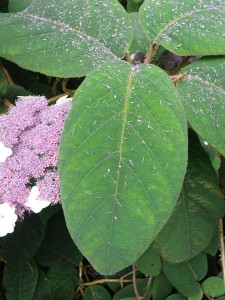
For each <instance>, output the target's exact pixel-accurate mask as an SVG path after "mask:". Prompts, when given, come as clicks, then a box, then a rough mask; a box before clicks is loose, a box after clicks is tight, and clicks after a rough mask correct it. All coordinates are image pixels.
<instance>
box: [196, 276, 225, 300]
mask: <svg viewBox="0 0 225 300" xmlns="http://www.w3.org/2000/svg"><path fill="white" fill-rule="evenodd" d="M202 289H203V292H204V294H206V295H208V296H210V297H219V296H222V295H223V294H224V293H225V287H224V283H223V279H222V278H219V277H208V278H207V279H206V280H205V281H204V282H203V283H202Z"/></svg>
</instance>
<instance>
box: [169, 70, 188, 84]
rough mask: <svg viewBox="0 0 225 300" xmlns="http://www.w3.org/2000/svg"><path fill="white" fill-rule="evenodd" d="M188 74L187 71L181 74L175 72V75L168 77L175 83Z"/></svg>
mask: <svg viewBox="0 0 225 300" xmlns="http://www.w3.org/2000/svg"><path fill="white" fill-rule="evenodd" d="M187 76H188V73H187V72H184V73H183V74H177V75H172V76H170V79H171V80H172V82H173V83H174V84H176V83H177V82H179V81H181V80H183V79H184V78H186V77H187Z"/></svg>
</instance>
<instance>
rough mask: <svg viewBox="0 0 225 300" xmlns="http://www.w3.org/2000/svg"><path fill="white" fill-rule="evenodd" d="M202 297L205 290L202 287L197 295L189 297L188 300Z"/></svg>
mask: <svg viewBox="0 0 225 300" xmlns="http://www.w3.org/2000/svg"><path fill="white" fill-rule="evenodd" d="M202 298H203V291H202V289H200V290H199V292H198V293H197V294H196V295H194V296H192V297H188V300H201V299H202Z"/></svg>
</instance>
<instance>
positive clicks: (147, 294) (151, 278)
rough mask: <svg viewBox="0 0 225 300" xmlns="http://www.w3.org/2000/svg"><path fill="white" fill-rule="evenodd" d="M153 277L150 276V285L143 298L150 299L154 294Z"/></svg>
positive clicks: (143, 299)
mask: <svg viewBox="0 0 225 300" xmlns="http://www.w3.org/2000/svg"><path fill="white" fill-rule="evenodd" d="M153 281H154V280H153V277H149V279H148V285H147V288H146V291H145V294H144V296H143V298H142V300H149V299H150V297H151V295H152V286H153Z"/></svg>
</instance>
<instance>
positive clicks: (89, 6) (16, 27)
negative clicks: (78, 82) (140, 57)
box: [0, 0, 133, 77]
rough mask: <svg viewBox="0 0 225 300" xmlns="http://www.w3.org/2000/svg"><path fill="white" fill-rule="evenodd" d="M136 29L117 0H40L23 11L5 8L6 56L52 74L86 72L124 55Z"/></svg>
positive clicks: (1, 30)
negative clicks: (8, 12)
mask: <svg viewBox="0 0 225 300" xmlns="http://www.w3.org/2000/svg"><path fill="white" fill-rule="evenodd" d="M6 31H7V34H5V32H6ZM132 35H133V30H132V27H131V23H130V19H129V15H128V14H127V13H126V12H125V10H124V8H123V7H122V6H121V4H119V3H118V2H117V1H107V2H106V1H103V0H91V1H90V0H85V1H84V0H66V1H63V2H61V1H56V0H42V1H39V0H34V1H32V3H31V4H30V5H29V6H28V8H27V9H25V10H24V11H22V12H18V13H16V14H14V13H10V14H0V43H1V48H0V56H2V57H4V58H6V59H8V60H10V61H13V62H15V63H17V64H18V65H20V66H21V67H23V68H26V69H30V70H33V71H38V72H41V73H44V74H47V75H51V76H58V77H81V76H84V75H86V74H88V73H89V72H90V70H92V69H93V68H95V67H99V65H101V64H102V63H104V62H107V61H117V60H118V58H119V57H121V58H123V57H124V55H125V53H126V51H127V49H128V47H129V44H130V43H131V40H132Z"/></svg>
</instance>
